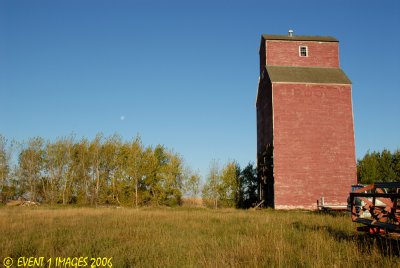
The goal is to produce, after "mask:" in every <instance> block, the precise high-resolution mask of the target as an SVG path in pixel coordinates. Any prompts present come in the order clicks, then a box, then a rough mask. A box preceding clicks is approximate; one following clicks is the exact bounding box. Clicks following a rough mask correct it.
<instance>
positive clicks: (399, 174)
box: [357, 149, 400, 184]
mask: <svg viewBox="0 0 400 268" xmlns="http://www.w3.org/2000/svg"><path fill="white" fill-rule="evenodd" d="M357 178H358V182H359V183H362V184H371V183H374V182H400V149H397V150H395V151H394V152H393V153H392V152H391V151H389V150H387V149H384V150H383V151H382V152H376V151H373V152H367V153H366V154H365V155H364V157H363V158H362V159H359V160H358V161H357Z"/></svg>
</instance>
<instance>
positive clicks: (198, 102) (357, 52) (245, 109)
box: [0, 0, 400, 175]
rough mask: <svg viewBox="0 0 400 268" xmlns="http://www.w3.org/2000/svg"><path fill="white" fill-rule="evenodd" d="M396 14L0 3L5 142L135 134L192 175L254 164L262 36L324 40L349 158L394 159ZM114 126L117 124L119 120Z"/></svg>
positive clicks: (399, 21) (338, 5)
mask: <svg viewBox="0 0 400 268" xmlns="http://www.w3.org/2000/svg"><path fill="white" fill-rule="evenodd" d="M399 14H400V2H399V1H395V0H393V1H385V0H384V1H355V0H354V1H345V0H337V1H327V0H325V1H321V0H319V1H311V0H308V1H258V0H247V1H244V0H243V1H239V0H233V1H232V0H231V1H217V0H215V1H204V0H203V1H194V0H188V1H177V0H170V1H155V0H153V1H152V0H150V1H144V0H141V1H127V0H124V1H122V0H121V1H117V0H114V1H111V0H80V1H74V0H57V1H50V0H48V1H44V0H25V1H21V0H8V1H7V0H0V103H1V113H0V134H2V135H4V136H5V137H7V138H8V139H13V138H15V139H16V140H19V141H22V140H27V139H28V138H30V137H33V136H41V137H44V138H45V139H50V140H54V139H55V138H56V137H61V136H67V135H70V134H71V133H74V134H75V135H76V137H77V138H78V139H79V138H81V137H87V138H93V137H94V136H95V135H96V133H99V132H102V133H104V134H105V135H112V134H113V133H119V134H120V135H121V136H122V137H123V138H124V139H131V138H132V137H134V136H136V135H137V134H140V135H141V137H142V140H143V142H144V143H145V144H146V145H156V144H164V145H165V146H166V147H168V148H170V149H174V151H175V152H178V153H179V154H181V155H182V156H183V158H184V159H185V160H186V162H187V164H188V165H189V166H191V167H192V168H193V169H195V170H196V169H198V170H200V172H201V174H203V175H205V174H207V170H208V166H209V163H210V161H211V160H212V159H217V160H219V161H220V162H221V163H225V162H226V161H228V160H236V161H238V163H239V164H240V165H241V166H245V165H246V164H247V163H248V162H255V160H256V111H255V97H256V90H257V82H258V66H259V62H258V61H259V58H258V49H259V44H260V35H261V34H262V33H271V34H286V33H287V31H288V29H289V28H292V29H293V30H294V31H295V34H301V35H331V36H335V37H336V38H338V39H339V40H340V64H341V67H342V68H343V69H344V71H345V72H346V73H347V75H348V76H349V78H350V79H351V80H352V82H353V110H354V122H355V138H356V154H357V158H360V157H362V156H363V155H364V154H365V153H366V152H367V151H368V150H382V149H383V148H388V149H390V150H395V149H397V148H399V147H400V134H399V133H400V124H399V123H400V120H399V115H400V104H399V103H400V86H399V85H400V54H399V44H400V16H399ZM121 118H123V119H124V120H121Z"/></svg>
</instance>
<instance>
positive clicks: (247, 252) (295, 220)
mask: <svg viewBox="0 0 400 268" xmlns="http://www.w3.org/2000/svg"><path fill="white" fill-rule="evenodd" d="M355 228H356V225H355V224H354V223H352V222H351V219H350V217H349V216H347V215H328V214H318V213H313V212H304V211H292V212H288V211H273V210H257V211H241V210H233V209H232V210H230V209H227V210H209V209H189V208H188V209H185V208H177V209H168V208H165V209H162V208H161V209H139V210H135V209H125V208H121V209H111V208H98V209H95V208H57V209H52V208H21V207H13V208H7V207H2V208H0V234H1V235H0V261H1V262H2V260H3V258H4V257H7V256H9V257H12V258H14V260H16V259H17V258H18V257H21V256H22V257H30V256H34V257H45V259H47V258H55V257H71V258H72V257H81V256H82V257H89V259H90V257H112V264H113V267H133V266H135V267H137V266H139V267H141V266H143V267H177V266H178V267H181V266H185V267H226V266H230V267H232V266H233V267H236V266H237V267H242V266H246V267H259V266H264V267H266V266H267V267H294V266H295V267H326V266H328V267H349V266H355V267H374V266H378V265H379V266H381V265H382V266H387V267H395V266H397V267H399V266H400V257H399V248H400V246H399V241H393V240H389V239H385V238H370V237H368V236H365V235H361V234H358V233H357V232H356V231H355Z"/></svg>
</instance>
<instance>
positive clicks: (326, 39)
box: [262, 34, 339, 42]
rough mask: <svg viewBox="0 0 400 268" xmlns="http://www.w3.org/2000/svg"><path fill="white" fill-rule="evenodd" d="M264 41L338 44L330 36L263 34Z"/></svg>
mask: <svg viewBox="0 0 400 268" xmlns="http://www.w3.org/2000/svg"><path fill="white" fill-rule="evenodd" d="M262 38H263V39H264V40H286V41H318V42H339V41H338V40H337V39H336V38H335V37H332V36H318V35H315V36H312V35H293V36H289V35H278V34H263V35H262Z"/></svg>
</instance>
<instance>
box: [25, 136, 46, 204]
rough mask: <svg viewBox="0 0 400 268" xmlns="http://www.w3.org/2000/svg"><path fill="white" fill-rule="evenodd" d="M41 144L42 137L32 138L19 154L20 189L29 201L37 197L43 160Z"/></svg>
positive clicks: (42, 142)
mask: <svg viewBox="0 0 400 268" xmlns="http://www.w3.org/2000/svg"><path fill="white" fill-rule="evenodd" d="M43 144H44V141H43V139H42V138H40V137H36V138H32V139H30V140H29V141H28V143H27V145H26V148H24V149H22V151H21V153H20V155H19V169H20V172H19V174H20V183H21V191H22V192H23V193H25V194H27V195H28V196H29V199H30V200H31V201H36V200H37V198H38V196H37V194H38V186H39V185H40V184H39V183H40V178H41V175H42V171H43V162H44V161H43V157H44V156H43V154H44V150H43Z"/></svg>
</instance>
